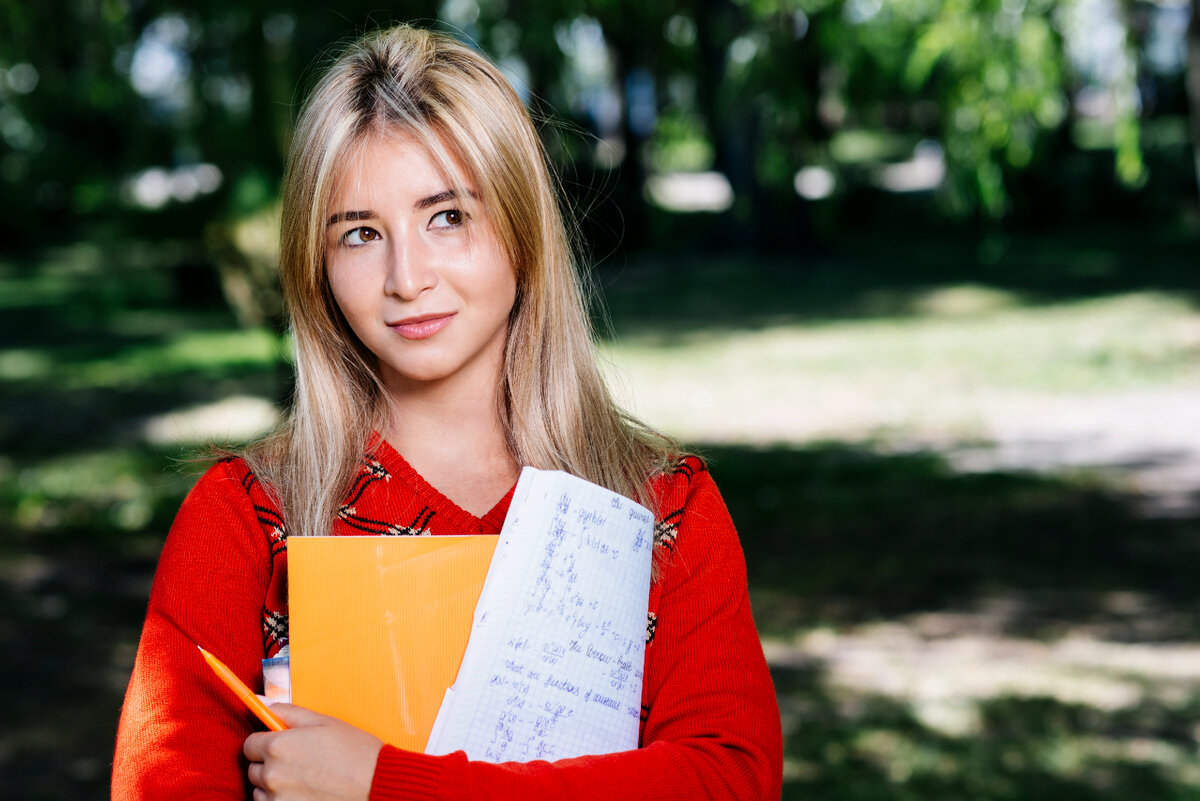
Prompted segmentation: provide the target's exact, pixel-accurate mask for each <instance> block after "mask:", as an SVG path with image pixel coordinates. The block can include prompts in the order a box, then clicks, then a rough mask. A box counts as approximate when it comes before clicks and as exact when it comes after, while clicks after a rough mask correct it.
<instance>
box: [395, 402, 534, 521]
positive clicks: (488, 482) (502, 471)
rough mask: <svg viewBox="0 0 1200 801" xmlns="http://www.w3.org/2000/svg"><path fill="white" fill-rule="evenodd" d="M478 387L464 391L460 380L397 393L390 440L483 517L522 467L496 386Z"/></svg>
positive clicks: (428, 478)
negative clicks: (511, 445) (512, 446)
mask: <svg viewBox="0 0 1200 801" xmlns="http://www.w3.org/2000/svg"><path fill="white" fill-rule="evenodd" d="M469 389H470V388H468V390H469ZM475 390H476V391H473V392H472V391H463V389H462V385H461V382H460V383H459V385H458V387H456V388H454V389H451V388H449V387H439V386H437V385H436V384H431V385H426V386H421V387H419V388H412V389H411V391H404V392H394V393H393V396H392V421H391V425H390V426H389V428H388V432H387V439H388V441H389V442H390V443H391V444H392V447H394V448H395V449H396V450H397V451H399V452H400V453H401V454H402V455H403V456H404V458H405V459H406V460H407V461H408V463H409V464H411V465H412V466H413V469H415V470H416V471H417V472H418V473H420V474H421V475H422V476H423V477H424V478H425V480H426V481H428V482H429V483H430V484H432V485H433V486H434V487H436V488H437V489H438V490H439V491H440V492H441V493H442V494H443V495H445V496H446V497H448V498H449V499H450V500H451V501H453V502H454V503H456V504H458V505H459V506H460V507H462V508H463V509H465V510H466V511H468V512H470V513H471V514H473V515H475V516H477V517H481V516H483V515H484V514H486V513H487V511H488V510H489V509H491V508H492V507H493V506H494V505H495V504H496V502H497V501H499V500H500V499H501V498H502V497H504V494H505V493H506V492H508V490H509V488H510V487H512V485H513V482H515V481H516V480H517V475H518V474H519V473H520V465H518V464H517V461H516V459H515V457H514V456H513V454H512V452H511V451H510V450H509V447H508V440H507V438H506V437H505V434H504V425H503V422H502V420H501V418H500V406H499V402H498V398H497V397H496V392H497V389H496V385H495V384H491V385H490V391H488V390H486V389H483V388H475Z"/></svg>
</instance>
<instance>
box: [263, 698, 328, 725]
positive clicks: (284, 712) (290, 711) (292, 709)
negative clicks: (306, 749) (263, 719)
mask: <svg viewBox="0 0 1200 801" xmlns="http://www.w3.org/2000/svg"><path fill="white" fill-rule="evenodd" d="M271 711H272V712H274V713H275V714H276V715H278V716H279V718H280V720H282V721H283V722H284V723H286V724H287V727H288V728H289V729H297V728H300V727H302V726H320V725H322V724H324V723H327V722H329V721H330V720H332V718H330V717H329V716H327V715H322V714H321V713H320V712H313V711H312V710H311V709H305V708H304V707H302V706H296V705H295V704H285V703H283V702H282V701H280V702H279V703H273V704H271Z"/></svg>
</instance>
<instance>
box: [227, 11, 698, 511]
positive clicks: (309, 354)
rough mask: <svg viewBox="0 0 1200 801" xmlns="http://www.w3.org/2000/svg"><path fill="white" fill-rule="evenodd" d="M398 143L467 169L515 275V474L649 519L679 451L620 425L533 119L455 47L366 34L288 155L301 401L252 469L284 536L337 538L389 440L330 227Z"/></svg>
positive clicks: (391, 32)
mask: <svg viewBox="0 0 1200 801" xmlns="http://www.w3.org/2000/svg"><path fill="white" fill-rule="evenodd" d="M393 134H400V135H403V136H406V137H413V138H415V139H416V141H418V142H421V143H423V144H425V145H426V147H427V148H428V150H429V152H430V153H431V154H433V155H434V156H435V158H441V159H443V164H444V165H445V166H446V167H447V169H446V174H447V175H455V174H456V171H455V170H454V169H453V168H452V165H453V164H454V163H455V162H457V163H458V164H461V165H462V167H463V168H464V169H465V170H466V172H467V174H468V175H467V176H465V177H464V179H467V178H469V180H470V181H472V182H473V186H474V189H475V192H476V194H477V195H478V199H479V201H480V202H481V203H482V204H483V206H484V208H485V209H486V210H487V214H488V217H489V219H490V222H491V225H492V228H493V230H494V231H495V232H496V235H497V237H498V239H499V241H500V243H501V246H502V247H503V249H504V250H505V252H506V254H507V256H508V259H509V262H510V263H511V264H512V265H513V268H514V270H515V271H516V279H517V297H516V303H515V304H514V307H513V311H512V313H511V316H510V322H509V330H508V338H507V342H506V347H505V354H504V368H503V386H502V387H500V388H499V389H500V392H499V393H498V394H499V400H498V403H499V404H500V408H499V410H498V411H499V413H500V419H501V420H502V422H503V425H504V428H505V433H506V437H507V440H508V446H509V449H510V450H511V452H512V455H513V456H514V458H515V459H516V461H517V462H518V463H519V464H522V465H531V466H533V467H538V468H543V469H553V470H564V471H567V472H570V473H573V474H575V475H577V476H580V477H582V478H585V479H587V480H589V481H592V482H594V483H597V484H600V485H602V486H605V487H608V488H609V489H612V490H613V491H615V492H618V493H620V494H622V495H626V496H628V497H631V498H634V499H635V500H638V501H641V502H643V503H647V504H648V505H650V504H651V503H652V499H651V498H650V496H649V493H648V490H647V488H646V482H647V480H648V478H649V477H650V476H651V475H653V474H654V473H655V472H657V471H661V470H663V469H665V467H666V465H667V464H668V463H669V461H670V459H671V458H672V455H673V453H674V452H675V450H676V448H675V445H674V443H673V442H671V441H670V440H668V439H667V438H665V437H663V436H662V435H660V434H658V433H656V432H653V431H651V430H650V429H648V428H647V427H646V426H644V425H642V424H641V423H639V422H637V421H635V420H633V419H632V418H630V417H629V416H628V415H626V414H625V413H623V412H622V411H621V410H620V409H619V408H618V407H617V406H616V405H615V403H614V402H613V400H612V398H611V396H610V395H609V392H608V390H607V388H606V387H605V384H604V381H603V379H602V377H601V375H600V372H599V370H598V368H597V366H596V358H595V351H594V343H593V340H592V332H591V328H590V325H589V322H588V316H587V309H586V305H585V296H584V292H583V290H582V287H581V283H580V278H579V275H578V272H577V268H576V259H575V257H574V253H573V249H572V245H571V240H570V237H569V236H568V234H567V229H566V225H565V222H564V217H563V214H562V212H561V210H560V208H559V205H558V201H557V197H558V195H557V192H556V186H555V184H554V181H553V178H552V173H551V171H550V168H549V166H548V164H547V159H546V155H545V152H544V150H543V148H542V145H541V142H540V140H539V138H538V135H537V131H536V130H535V128H534V126H533V122H532V120H531V119H530V116H529V114H528V112H527V111H526V110H525V107H524V106H523V105H522V103H521V101H520V99H519V98H518V97H517V95H516V93H515V92H514V91H513V90H512V88H511V87H510V86H509V85H508V83H507V81H506V80H505V79H504V77H503V76H502V75H501V73H500V72H499V71H498V70H497V69H496V68H495V67H494V66H493V65H492V64H491V63H490V62H489V61H488V60H487V59H486V58H484V57H483V56H481V55H479V54H478V53H476V52H475V51H474V50H472V49H470V48H469V47H467V46H465V45H463V44H462V43H460V42H458V41H456V40H455V39H453V38H451V37H449V36H446V35H443V34H439V33H436V32H432V31H427V30H421V29H417V28H413V27H410V26H407V25H401V26H397V27H394V28H390V29H386V30H381V31H377V32H374V33H371V34H368V35H366V36H365V37H363V38H362V39H360V40H359V41H357V42H355V43H354V44H353V45H351V46H350V47H349V48H348V49H347V50H346V51H345V52H344V53H343V54H342V55H341V56H340V57H339V58H337V59H336V61H335V62H334V63H333V64H332V66H331V67H330V68H329V69H328V71H327V72H325V74H324V76H323V77H322V78H321V80H320V81H319V83H318V84H317V85H316V87H315V89H314V91H313V92H312V94H311V96H310V97H309V99H308V100H307V102H306V103H305V106H304V109H303V111H302V113H301V115H300V119H299V122H298V124H297V128H296V131H295V134H294V137H293V140H292V146H291V152H290V154H289V159H288V167H287V172H286V177H285V179H284V186H283V214H282V221H281V231H280V233H281V253H280V283H281V286H282V290H283V295H284V299H285V301H286V303H287V307H288V310H289V315H290V320H291V328H292V332H293V335H294V340H295V350H296V390H295V396H294V398H293V402H292V407H291V410H290V413H289V416H288V417H287V419H286V420H285V422H284V423H283V424H282V426H281V427H280V429H279V430H278V431H277V432H276V433H275V434H273V435H271V436H270V437H268V438H267V439H265V440H263V441H261V442H259V443H258V444H256V445H254V446H252V447H250V448H248V449H247V450H246V452H245V453H244V454H243V456H244V457H245V458H246V459H247V461H248V462H249V464H250V467H251V469H253V470H254V471H255V473H256V474H257V475H258V476H259V478H260V479H261V480H262V481H263V482H264V484H266V485H267V486H268V487H269V488H270V489H271V490H272V491H273V492H274V494H275V495H276V498H277V500H278V501H279V503H280V507H281V510H282V511H283V514H284V518H285V520H286V521H287V526H288V530H289V532H290V533H291V534H293V535H321V534H326V533H328V532H329V527H330V525H331V524H332V522H333V520H334V518H335V516H336V515H337V513H338V509H339V507H340V505H341V504H342V502H343V500H344V498H345V496H346V493H347V491H348V488H349V485H350V483H351V481H352V480H353V478H354V476H355V475H356V474H357V472H358V470H359V469H360V467H361V462H362V458H363V454H364V451H365V449H367V448H369V447H370V444H371V437H372V433H373V432H382V431H385V430H386V425H387V422H388V417H387V416H388V404H387V399H386V395H385V392H384V389H383V386H382V384H381V380H380V377H379V373H378V370H377V368H376V362H375V359H374V357H373V355H372V354H371V353H370V351H368V350H367V349H366V347H364V346H363V344H362V343H361V342H360V341H359V340H358V338H357V337H356V336H355V335H354V334H353V333H352V332H351V330H350V328H349V326H348V325H347V324H346V322H345V320H344V319H343V317H342V315H341V312H340V311H339V309H338V307H337V304H336V303H335V302H334V299H333V296H332V294H331V292H330V290H329V284H328V280H327V278H326V275H325V265H324V242H325V233H324V228H325V215H326V213H327V209H328V203H329V201H330V198H331V196H332V193H333V190H334V183H335V182H336V181H337V180H338V178H339V175H340V168H341V167H342V165H344V164H345V163H346V162H347V161H348V159H349V158H350V156H351V155H352V153H353V152H354V151H355V149H356V148H358V147H360V146H361V145H362V143H363V142H364V141H365V140H366V139H367V138H368V137H371V136H378V135H393ZM445 148H448V149H449V150H450V151H451V154H450V156H452V158H453V161H451V160H450V157H448V156H446V155H445V154H444V152H443V151H444V149H445ZM439 154H441V155H439ZM455 188H456V189H459V190H461V189H462V187H455ZM462 196H464V195H462V194H460V197H462Z"/></svg>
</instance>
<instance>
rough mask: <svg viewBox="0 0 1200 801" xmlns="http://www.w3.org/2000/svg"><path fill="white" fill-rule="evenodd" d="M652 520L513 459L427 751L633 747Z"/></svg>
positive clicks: (490, 755) (512, 757)
mask: <svg viewBox="0 0 1200 801" xmlns="http://www.w3.org/2000/svg"><path fill="white" fill-rule="evenodd" d="M653 530H654V520H653V516H652V515H651V514H650V512H649V510H647V509H646V508H645V507H643V506H640V505H638V504H636V503H634V502H633V501H631V500H629V499H628V498H624V497H622V496H620V495H617V494H615V493H612V492H610V491H608V490H606V489H604V488H602V487H599V486H597V485H595V484H591V483H589V482H587V481H584V480H583V479H580V478H576V477H574V476H571V475H568V474H566V473H561V472H552V471H543V470H535V469H533V468H531V467H526V468H525V469H524V470H523V471H522V472H521V478H520V481H519V482H518V484H517V490H516V492H515V493H514V496H513V501H512V505H511V507H510V509H509V513H508V517H507V518H506V519H505V521H504V528H503V530H502V531H501V533H500V542H499V544H498V545H497V547H496V553H495V556H494V557H493V558H492V564H491V566H490V568H489V570H488V575H487V579H486V580H485V582H484V587H483V592H482V594H481V596H480V599H479V604H478V606H476V609H475V617H474V622H473V625H472V628H471V636H470V640H469V641H468V644H467V650H466V654H465V655H464V656H463V661H462V666H461V667H460V668H459V672H458V677H457V679H456V681H455V683H454V686H453V687H451V689H450V690H449V691H448V692H447V693H446V700H445V701H444V702H443V704H442V708H441V710H440V712H439V714H438V719H437V722H436V723H435V724H434V728H433V733H432V735H431V737H430V740H429V745H428V747H427V748H426V752H427V753H430V754H447V753H451V752H452V751H457V750H463V751H466V753H467V756H468V757H469V758H471V759H476V760H484V761H488V762H507V761H516V762H525V761H529V760H533V759H548V760H553V759H564V758H567V757H572V756H580V755H583V754H602V753H610V752H614V751H625V750H630V749H633V748H636V747H637V740H638V724H639V720H640V717H641V695H642V665H643V658H644V654H645V647H646V638H645V637H646V607H647V600H648V597H649V589H650V563H651V556H652V549H653Z"/></svg>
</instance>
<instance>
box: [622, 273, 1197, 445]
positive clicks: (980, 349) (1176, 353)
mask: <svg viewBox="0 0 1200 801" xmlns="http://www.w3.org/2000/svg"><path fill="white" fill-rule="evenodd" d="M1013 302H1014V301H1013V299H1012V297H1011V296H1008V295H1006V294H1005V293H1000V292H988V291H983V290H981V289H979V288H977V287H946V288H940V289H937V290H933V291H930V292H929V293H927V294H926V295H924V297H922V298H918V299H917V301H916V303H917V305H918V306H919V307H923V308H924V309H925V310H926V312H927V313H926V314H925V315H923V316H914V317H900V318H887V319H874V320H865V321H864V320H851V321H839V322H829V323H819V324H787V325H777V326H772V327H767V328H765V329H763V330H753V331H734V332H729V333H708V332H702V331H701V332H696V333H694V334H690V335H688V336H686V337H682V338H681V339H680V340H679V342H678V343H677V344H675V345H674V346H671V347H663V346H662V345H661V344H658V343H655V344H653V345H649V344H645V343H643V342H641V341H639V339H638V338H637V337H625V338H623V339H621V340H620V341H619V342H618V343H617V344H610V345H607V346H605V348H604V352H605V355H606V356H607V357H608V359H609V360H610V362H611V365H612V366H611V369H610V374H611V376H612V378H613V382H614V386H615V387H616V388H617V391H618V393H620V395H621V397H622V399H623V400H624V401H625V402H626V403H628V404H629V405H630V406H631V407H632V408H633V409H634V410H635V412H636V413H638V414H640V415H642V416H643V417H644V418H646V419H647V420H648V421H649V422H651V423H652V424H656V425H659V426H662V427H663V428H665V429H666V430H668V431H670V432H672V433H674V434H677V435H679V436H682V437H684V438H685V439H690V440H706V441H708V440H716V441H734V440H752V441H770V440H779V441H795V440H804V439H811V438H814V437H838V438H840V437H850V438H852V439H860V438H863V437H878V436H884V437H887V436H889V435H897V434H900V435H903V434H904V433H905V432H910V433H912V432H915V433H917V434H920V435H921V436H929V435H939V436H940V435H949V436H953V437H961V438H968V439H969V438H971V437H976V436H985V435H986V426H985V425H984V421H985V420H986V418H987V417H988V415H989V413H990V411H991V409H992V408H993V407H995V406H997V405H998V404H1003V403H1004V402H1005V400H1006V399H1014V398H1022V397H1028V396H1054V395H1070V394H1097V393H1102V392H1113V391H1125V390H1134V389H1139V388H1144V387H1150V386H1154V387H1164V386H1188V387H1197V386H1200V368H1198V365H1200V313H1197V312H1196V310H1195V309H1194V308H1192V307H1191V306H1190V305H1189V304H1188V303H1187V302H1185V301H1184V300H1182V299H1180V298H1177V297H1174V296H1171V295H1166V294H1159V293H1148V292H1146V293H1130V294H1125V295H1119V296H1114V297H1104V298H1099V299H1091V300H1083V301H1076V302H1071V303H1062V304H1057V305H1053V306H1034V307H1022V306H1018V307H1014V306H1013V305H1012V304H1013Z"/></svg>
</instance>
